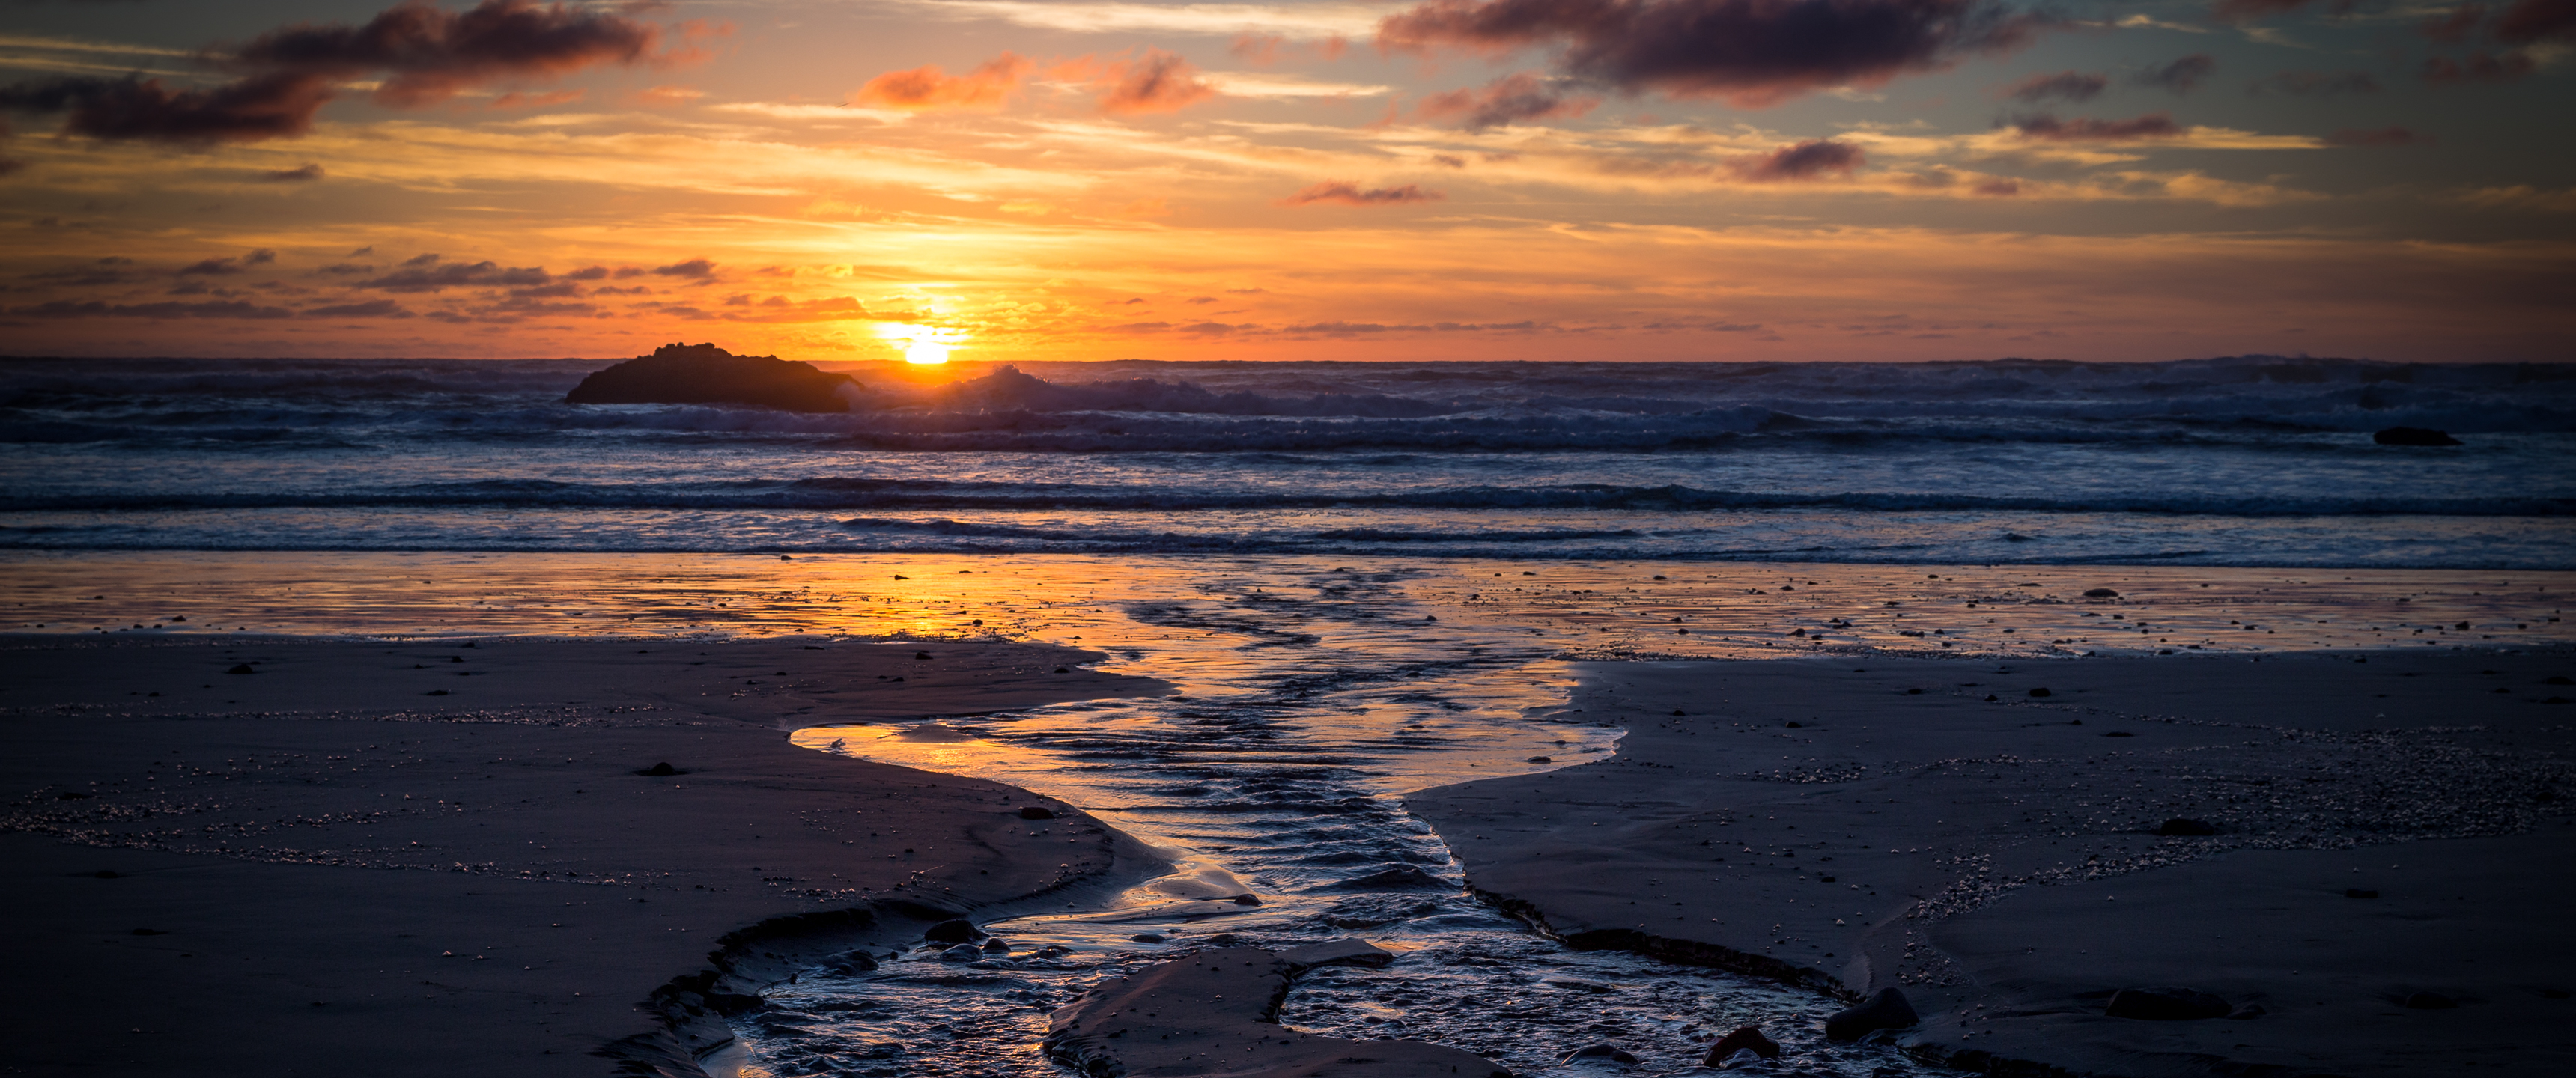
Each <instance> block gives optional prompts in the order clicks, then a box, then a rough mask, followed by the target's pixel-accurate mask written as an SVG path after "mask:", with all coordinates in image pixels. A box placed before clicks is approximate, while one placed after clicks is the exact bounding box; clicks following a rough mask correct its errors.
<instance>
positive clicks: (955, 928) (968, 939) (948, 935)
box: [921, 917, 984, 943]
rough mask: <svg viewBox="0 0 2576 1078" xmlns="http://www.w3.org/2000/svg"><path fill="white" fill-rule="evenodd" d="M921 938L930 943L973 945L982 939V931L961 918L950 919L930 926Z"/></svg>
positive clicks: (973, 923)
mask: <svg viewBox="0 0 2576 1078" xmlns="http://www.w3.org/2000/svg"><path fill="white" fill-rule="evenodd" d="M921 938H923V939H926V940H929V941H930V942H932V943H973V942H975V941H976V940H979V939H983V938H984V930H983V929H980V928H977V927H975V922H973V921H969V920H967V919H965V918H963V917H952V918H950V919H948V920H945V921H941V922H939V923H938V924H935V925H932V926H930V929H929V931H926V932H923V933H922V934H921Z"/></svg>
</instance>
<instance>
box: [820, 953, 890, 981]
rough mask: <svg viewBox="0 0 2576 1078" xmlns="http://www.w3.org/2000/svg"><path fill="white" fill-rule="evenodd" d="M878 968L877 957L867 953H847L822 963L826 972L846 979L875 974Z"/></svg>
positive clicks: (834, 956)
mask: <svg viewBox="0 0 2576 1078" xmlns="http://www.w3.org/2000/svg"><path fill="white" fill-rule="evenodd" d="M876 968H877V960H876V956H874V955H871V954H869V953H867V952H866V951H846V952H843V953H841V954H836V955H833V956H832V957H830V958H827V959H824V960H823V962H822V969H823V971H824V972H826V973H837V974H840V975H841V976H844V977H850V976H856V975H858V974H861V973H869V972H873V971H874V970H875V969H876Z"/></svg>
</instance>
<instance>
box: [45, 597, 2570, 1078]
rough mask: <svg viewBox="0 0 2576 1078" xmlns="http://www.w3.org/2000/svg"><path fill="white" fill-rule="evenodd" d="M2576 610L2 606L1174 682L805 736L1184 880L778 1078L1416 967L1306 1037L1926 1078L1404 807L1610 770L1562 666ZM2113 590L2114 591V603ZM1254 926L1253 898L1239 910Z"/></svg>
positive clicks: (2183, 639) (2228, 633)
mask: <svg viewBox="0 0 2576 1078" xmlns="http://www.w3.org/2000/svg"><path fill="white" fill-rule="evenodd" d="M2571 584H2576V574H2568V573H2482V572H2468V571H2447V570H2446V571H2348V570H2265V569H2210V568H2182V567H2163V568H2137V567H2075V566H2009V567H1926V566H1854V565H1795V564H1778V563H1672V562H1631V563H1572V562H1506V561H1484V560H1448V561H1442V560H1430V561H1423V562H1402V561H1396V560H1392V559H1357V560H1350V559H1341V560H1324V559H1314V558H1297V557H1223V558H1219V557H1204V558H1197V557H1155V558H1133V557H1130V558H1110V557H1091V556H1024V555H1008V556H1005V555H991V556H976V555H950V556H889V555H850V556H821V557H813V556H808V557H801V558H792V559H782V558H775V557H755V556H723V555H700V554H690V555H645V554H472V553H436V554H383V553H366V554H361V553H350V554H334V553H312V552H299V553H294V554H255V553H254V554H227V553H171V552H136V553H132V554H116V553H87V554H80V555H70V556H52V555H42V554H29V555H18V556H16V557H14V558H12V559H11V572H10V573H9V574H8V575H7V576H6V577H5V578H0V600H6V601H9V602H11V603H14V604H15V606H14V611H15V612H16V614H17V617H19V618H21V619H23V621H24V623H25V624H23V625H21V626H18V627H19V628H22V629H35V628H39V627H43V631H62V630H63V629H64V628H65V627H66V626H69V627H71V628H72V629H73V631H93V630H94V629H107V631H114V630H112V629H108V628H107V627H108V626H112V625H114V624H115V623H117V622H132V623H136V624H141V623H143V622H145V621H147V620H149V621H154V622H158V621H159V620H160V619H161V618H162V616H163V615H164V614H165V613H176V612H178V611H177V610H175V609H169V610H165V609H164V608H167V607H171V606H172V604H173V602H175V601H177V600H178V599H179V597H184V601H185V604H186V607H187V612H189V613H191V614H192V615H194V616H193V617H192V619H191V621H190V622H189V626H190V628H189V630H188V631H190V632H192V633H194V632H206V631H216V630H223V631H232V630H238V629H248V630H250V631H255V632H261V633H278V632H284V633H321V634H344V633H354V634H360V635H369V636H455V635H469V634H470V635H490V634H501V633H516V634H536V635H614V636H630V635H687V636H693V637H704V636H709V635H714V636H721V635H766V634H775V633H801V634H809V635H816V636H843V635H847V636H856V637H885V636H889V635H891V636H895V637H898V638H910V639H922V640H931V639H956V638H977V639H982V638H996V639H1027V640H1040V641H1045V642H1050V643H1059V644H1072V645H1076V646H1081V647H1086V648H1093V649H1097V650H1100V651H1103V652H1106V653H1107V654H1108V655H1109V656H1110V658H1109V660H1108V661H1107V662H1106V663H1105V664H1104V665H1106V666H1107V667H1109V668H1112V669H1115V670H1118V671H1119V672H1123V673H1133V674H1141V675H1147V676H1152V677H1158V678H1162V679H1164V680H1166V681H1169V682H1171V683H1173V684H1174V685H1176V686H1178V691H1177V693H1176V694H1175V695H1172V696H1169V697H1165V698H1160V699H1148V700H1118V701H1107V702H1094V703H1076V704H1066V705H1058V706H1053V707H1046V708H1038V709H1033V710H1029V711H1025V712H1013V713H1008V714H1002V715H988V716H976V717H971V718H968V717H951V718H946V719H942V720H940V721H936V722H928V723H918V724H912V725H910V726H903V727H893V726H856V727H851V726H844V727H813V728H807V729H803V730H800V731H798V732H797V733H796V734H795V735H794V736H795V739H796V741H797V742H798V743H799V744H803V745H806V746H808V747H812V748H815V749H818V750H822V751H832V752H841V753H846V754H849V755H853V756H859V757H864V758H868V759H875V760H883V761H887V762H893V763H900V764H905V765H909V766H915V767H920V768H924V769H927V770H932V771H940V772H946V773H954V774H965V775H975V776H979V777H984V778H991V779H997V780H1001V781H1004V782H1009V783H1013V784H1015V785H1018V786H1021V787H1024V788H1027V789H1030V790H1033V791H1036V792H1038V793H1041V794H1044V795H1047V796H1049V797H1053V798H1057V799H1060V800H1063V801H1066V802H1069V803H1072V804H1075V805H1079V806H1081V807H1083V808H1084V809H1086V810H1089V811H1091V812H1093V813H1095V814H1097V815H1099V816H1100V817H1102V818H1103V819H1105V820H1107V821H1109V822H1111V823H1112V824H1113V825H1115V826H1117V827H1119V828H1121V829H1123V830H1126V831H1128V832H1129V833H1131V834H1134V835H1136V836H1138V837H1140V838H1143V839H1145V840H1147V841H1149V842H1152V843H1155V844H1157V845H1159V846H1162V847H1164V848H1166V849H1167V850H1168V851H1169V855H1170V856H1171V857H1172V858H1173V859H1174V860H1175V861H1176V862H1177V863H1178V866H1179V870H1178V871H1177V872H1176V873H1174V874H1173V875H1171V876H1167V877H1164V878H1162V879H1160V880H1156V881H1153V882H1152V883H1150V884H1148V885H1146V886H1144V887H1141V888H1138V889H1137V890H1134V891H1131V892H1129V893H1128V894H1127V895H1125V896H1122V898H1121V899H1120V900H1119V901H1117V902H1116V903H1113V904H1111V905H1109V906H1107V907H1105V908H1103V907H1086V908H1074V909H1057V910H1049V911H1046V912H1044V913H1027V912H1026V911H1015V912H1020V913H1021V914H1022V915H1020V916H1017V917H1015V918H1014V919H1011V920H1009V921H1006V922H1003V923H998V924H992V925H988V926H987V927H989V928H990V929H992V930H993V931H994V932H995V933H996V934H997V935H998V936H999V937H1000V938H1001V939H1003V940H1004V941H1006V942H1007V943H1008V944H1009V945H1010V947H1011V950H1010V951H1009V952H1007V953H995V954H992V955H989V956H986V957H985V959H984V960H982V961H977V962H944V961H940V960H939V959H938V956H937V955H936V954H935V953H933V952H920V953H917V954H906V955H905V956H904V957H903V959H901V960H896V961H889V962H886V963H884V965H883V966H882V967H881V968H880V969H878V970H876V971H874V972H872V973H867V974H863V975H858V976H835V975H817V974H808V975H806V976H804V977H802V978H800V980H799V983H797V984H795V985H792V986H788V987H786V988H784V989H782V990H780V991H778V992H776V993H774V994H773V995H772V996H771V1006H769V1007H767V1008H765V1009H763V1010H761V1011H759V1012H756V1013H755V1014H754V1015H752V1016H749V1017H748V1018H747V1019H746V1024H745V1026H744V1027H743V1029H742V1030H741V1032H742V1034H743V1037H742V1043H743V1044H744V1045H746V1046H747V1049H748V1053H747V1058H745V1059H743V1060H741V1063H742V1065H743V1067H744V1070H745V1073H746V1074H749V1075H755V1076H757V1075H768V1076H773V1078H790V1076H804V1075H823V1074H835V1075H837V1074H853V1075H921V1076H934V1075H956V1076H982V1075H993V1076H1023V1075H1053V1074H1060V1073H1063V1072H1062V1071H1061V1069H1060V1068H1058V1067H1057V1066H1056V1065H1054V1064H1053V1063H1051V1062H1049V1061H1048V1060H1047V1059H1045V1058H1044V1056H1043V1055H1042V1053H1041V1052H1040V1050H1039V1047H1038V1042H1039V1040H1040V1038H1041V1037H1042V1036H1043V1034H1044V1033H1045V1029H1046V1013H1047V1011H1048V1010H1050V1009H1052V1008H1053V1007H1055V1006H1057V1005H1060V1004H1062V1003H1064V1002H1066V1001H1068V1000H1070V999H1072V998H1073V997H1075V996H1077V995H1079V994H1080V993H1081V992H1082V991H1083V990H1084V989H1085V988H1086V987H1087V986H1089V985H1091V984H1093V983H1096V982H1098V981H1100V980H1101V979H1104V978H1106V977H1110V976H1114V975H1117V974H1119V973H1123V972H1126V971H1129V970H1133V969H1137V968H1141V967H1142V966H1144V965H1148V964H1151V963H1154V962H1159V961H1162V960H1165V959H1167V958H1171V957H1175V956H1178V955H1180V954H1183V953H1186V951H1187V950H1188V949H1190V948H1192V947H1194V946H1199V945H1202V944H1203V943H1205V942H1207V941H1210V940H1211V939H1212V938H1213V937H1216V936H1218V935H1220V934H1231V935H1232V936H1234V937H1236V938H1237V939H1239V940H1241V941H1242V942H1244V943H1247V944H1256V945H1293V944H1296V943H1302V942H1310V941H1313V940H1317V939H1322V938H1329V937H1336V936H1345V935H1358V936H1362V937H1365V938H1367V939H1370V940H1373V941H1376V942H1379V943H1380V944H1381V945H1382V946H1385V947H1386V948H1388V949H1389V950H1393V951H1396V952H1398V953H1399V955H1400V957H1399V958H1398V960H1397V961H1396V962H1395V963H1394V964H1392V965H1391V966H1389V967H1387V968H1385V969H1382V970H1355V969H1339V968H1327V969H1322V970H1318V971H1315V972H1313V973H1311V974H1309V975H1308V976H1307V977H1306V978H1305V979H1304V980H1302V981H1301V982H1299V985H1298V987H1297V988H1296V989H1295V990H1294V991H1293V992H1292V993H1291V994H1290V996H1289V997H1288V999H1287V1001H1286V1003H1285V1005H1284V1006H1283V1008H1282V1011H1281V1016H1280V1017H1281V1020H1282V1021H1283V1022H1284V1023H1286V1024H1287V1025H1289V1026H1292V1027H1295V1028H1298V1029H1303V1030H1309V1031H1313V1032H1319V1033H1329V1034H1333V1035H1338V1036H1348V1037H1360V1038H1367V1037H1418V1038H1422V1039H1427V1040H1433V1041H1437V1042H1440V1043H1443V1044H1448V1045H1452V1046H1455V1047H1459V1048H1464V1049H1467V1050H1470V1051H1474V1052H1478V1053H1481V1054H1484V1055H1486V1056H1488V1057H1489V1058H1492V1059H1494V1060H1495V1061H1496V1062H1498V1063H1501V1064H1503V1065H1504V1066H1507V1067H1509V1068H1511V1069H1512V1070H1513V1071H1515V1072H1517V1073H1520V1074H1524V1075H1542V1074H1577V1073H1582V1072H1583V1071H1584V1069H1585V1068H1586V1067H1588V1066H1594V1064H1571V1065H1568V1064H1560V1063H1559V1062H1558V1060H1559V1058H1560V1057H1561V1056H1562V1055H1563V1054H1564V1053H1565V1052H1567V1051H1569V1050H1571V1049H1573V1048H1577V1047H1581V1046H1583V1045H1587V1044H1592V1043H1597V1042H1604V1041H1606V1042H1609V1043H1612V1044H1616V1045H1618V1046H1620V1047H1622V1048H1624V1049H1626V1050H1627V1051H1629V1052H1632V1053H1635V1054H1636V1055H1637V1056H1638V1057H1639V1058H1640V1061H1641V1063H1640V1066H1639V1067H1638V1068H1637V1069H1636V1070H1635V1071H1633V1072H1631V1073H1656V1072H1664V1071H1675V1070H1681V1069H1685V1068H1687V1067H1689V1066H1691V1065H1692V1064H1695V1063H1697V1062H1698V1059H1699V1056H1700V1053H1701V1051H1702V1050H1703V1049H1702V1048H1701V1047H1700V1046H1701V1045H1703V1044H1704V1043H1705V1042H1706V1040H1707V1039H1708V1038H1710V1037H1712V1036H1714V1035H1717V1034H1722V1033H1724V1032H1725V1031H1727V1030H1729V1029H1732V1028H1734V1027H1735V1026H1738V1025H1743V1024H1754V1025H1759V1026H1761V1027H1763V1028H1764V1029H1765V1030H1766V1031H1767V1032H1769V1033H1770V1034H1771V1036H1773V1037H1774V1038H1776V1039H1778V1040H1779V1041H1781V1043H1782V1044H1783V1045H1784V1047H1786V1048H1787V1049H1788V1055H1787V1057H1786V1058H1785V1059H1784V1060H1783V1062H1782V1064H1781V1065H1780V1066H1779V1067H1778V1068H1776V1070H1777V1072H1779V1073H1806V1074H1832V1075H1853V1076H1858V1075H1870V1074H1875V1073H1915V1072H1917V1071H1918V1070H1919V1069H1920V1068H1916V1067H1915V1066H1914V1065H1912V1064H1910V1063H1909V1062H1907V1061H1906V1060H1904V1059H1903V1058H1901V1057H1900V1056H1898V1055H1896V1054H1895V1053H1894V1052H1893V1051H1892V1050H1889V1049H1883V1048H1870V1047H1851V1046H1828V1045H1826V1044H1825V1043H1824V1042H1823V1041H1822V1039H1821V1037H1820V1035H1819V1034H1818V1032H1817V1029H1816V1027H1817V1021H1816V1019H1818V1018H1820V1017H1821V1016H1822V1014H1824V1013H1825V1012H1827V1011H1829V1010H1830V1009H1832V1008H1833V1006H1834V1004H1833V1003H1832V1002H1831V1001H1829V1000H1826V999H1824V998H1822V997H1819V996H1816V995H1813V994H1811V993H1806V992H1801V991H1792V990H1789V989H1784V988H1780V987H1777V986H1774V985H1770V984H1768V983H1765V982H1759V981H1754V980H1749V979H1745V978H1738V977H1733V976H1729V975H1723V974H1717V973H1713V972H1710V971H1706V970H1700V969H1694V968H1688V967H1677V966H1669V965H1664V964H1661V963H1656V962H1651V961H1647V960H1644V959H1640V958H1636V957H1633V956H1628V955H1623V954H1617V953H1609V952H1575V951H1570V950H1567V949H1565V948H1562V947H1560V946H1558V945H1556V944H1554V943H1553V942H1551V941H1548V940H1546V939H1544V938H1542V937H1540V936H1538V935H1536V934H1534V933H1532V932H1530V931H1529V930H1528V929H1527V928H1526V927H1525V926H1523V925H1521V924H1519V923H1517V922H1515V921H1512V920H1510V919H1508V918H1505V917H1503V916H1501V915H1500V914H1499V913H1497V912H1496V911H1494V910H1492V909H1491V908H1489V907H1486V906H1484V905H1482V904H1481V903H1478V902H1476V901H1475V900H1473V899H1472V898H1470V897H1468V896H1467V895H1466V894H1465V892H1464V891H1463V888H1462V882H1463V881H1462V878H1461V876H1460V874H1459V872H1458V869H1457V866H1456V865H1455V864H1454V863H1453V862H1452V860H1451V858H1450V857H1449V854H1448V852H1447V850H1446V848H1445V846H1444V845H1443V844H1442V842H1441V841H1440V839H1439V837H1438V836H1437V835H1434V834H1432V833H1431V832H1430V830H1429V829H1428V828H1427V827H1425V826H1423V825H1422V824H1421V823H1419V822H1418V821H1416V820H1415V819H1413V818H1412V817H1411V816H1409V815H1408V814H1406V812H1405V811H1404V808H1403V804H1402V800H1401V797H1400V795H1401V794H1403V793H1404V792H1406V791H1411V790H1417V789H1422V788H1425V787H1429V786H1435V785H1441V784H1445V783H1451V782H1459V781H1467V780H1472V779H1477V778H1485V777H1492V776H1498V775H1506V774H1517V773H1525V772H1528V771H1531V770H1537V769H1544V768H1549V767H1561V766H1566V765H1569V764H1575V763H1580V762H1583V761H1586V760H1591V759H1597V758H1599V757H1600V756H1601V755H1603V754H1605V753H1607V752H1609V751H1611V749H1612V748H1613V747H1614V746H1615V744H1616V741H1617V739H1618V738H1619V737H1620V736H1622V734H1623V731H1622V730H1620V729H1618V728H1616V727H1613V726H1607V725H1597V724H1594V723H1592V722H1591V721H1589V720H1587V719H1586V718H1585V717H1584V716H1583V715H1581V714H1580V713H1579V712H1569V711H1567V710H1566V708H1567V707H1568V705H1567V703H1566V700H1567V689H1568V688H1569V687H1570V686H1571V685H1572V683H1573V677H1574V676H1575V671H1574V669H1573V668H1572V667H1570V666H1569V665H1567V660H1568V659H1576V658H1592V657H1600V658H1648V659H1652V658H1696V657H1731V658H1742V657H1753V656H1766V657H1767V656H1789V655H1818V654H1839V655H1851V656H1855V657H1857V656H1861V655H1866V654H1873V653H1887V652H1903V653H1907V654H1915V655H1935V656H1941V655H1948V656H1958V657H1960V658H1963V659H1965V658H1968V657H1971V656H1978V657H1991V656H1996V655H2011V656H2016V657H2020V658H2028V659H2035V658H2041V657H2052V656H2053V657H2068V658H2071V657H2074V656H2077V655H2081V654H2087V653H2097V652H2098V653H2103V654H2156V653H2159V652H2179V651H2186V650H2203V651H2263V652H2269V651H2280V650H2295V649H2312V648H2332V649H2341V648H2364V647H2452V646H2458V645H2461V644H2475V645H2482V646H2494V645H2521V644H2542V643H2557V642H2565V641H2566V640H2567V639H2569V631H2568V626H2567V624H2566V623H2564V622H2561V621H2559V620H2557V618H2558V617H2559V616H2560V614H2561V611H2560V610H2559V608H2558V604H2559V603H2561V602H2563V596H2564V594H2565V592H2566V591H2567V589H2568V587H2569V586H2570V585H2571ZM2097 588H2106V589H2109V590H2112V591H2116V592H2118V593H2119V594H2118V595H2116V596H2109V597H2105V596H2098V595H2097V596H2093V597H2090V598H2087V597H2086V596H2085V594H2084V593H2085V592H2087V591H2089V590H2093V589H2097ZM92 622H98V623H102V624H99V625H95V626H93V625H92V624H91V623H92ZM780 721H781V723H782V724H783V725H787V726H794V725H796V724H798V723H799V721H800V720H799V719H798V718H797V717H796V716H795V715H794V714H791V713H782V714H781V716H780ZM1538 756H1544V757H1547V758H1548V761H1547V762H1544V763H1537V762H1531V759H1530V758H1531V757H1538ZM1030 826H1031V828H1032V829H1043V828H1045V827H1047V826H1049V825H1048V824H1047V823H1045V822H1044V821H1037V822H1032V823H1031V825H1030ZM1684 882H1686V881H1661V880H1644V881H1639V883H1640V884H1643V885H1656V884H1664V885H1671V884H1679V883H1684ZM1243 894H1250V895H1253V896H1256V899H1257V901H1258V903H1259V904H1258V905H1243V904H1238V903H1237V902H1235V901H1233V900H1234V899H1235V897H1236V896H1238V895H1243ZM1140 936H1159V937H1161V939H1160V940H1159V941H1154V942H1148V941H1143V940H1139V939H1138V938H1137V937H1140ZM1057 949H1060V950H1057ZM1602 1065H1606V1064H1602Z"/></svg>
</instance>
